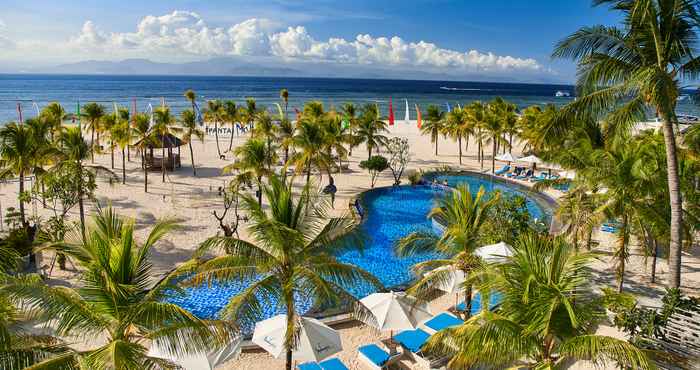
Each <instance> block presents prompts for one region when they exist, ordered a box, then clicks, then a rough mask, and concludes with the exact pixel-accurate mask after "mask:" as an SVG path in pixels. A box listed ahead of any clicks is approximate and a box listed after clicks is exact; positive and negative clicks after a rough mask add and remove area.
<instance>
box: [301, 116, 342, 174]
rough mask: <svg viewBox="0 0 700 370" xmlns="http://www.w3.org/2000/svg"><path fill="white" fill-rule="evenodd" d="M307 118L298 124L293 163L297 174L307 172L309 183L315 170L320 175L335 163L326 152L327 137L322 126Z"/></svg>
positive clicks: (304, 117)
mask: <svg viewBox="0 0 700 370" xmlns="http://www.w3.org/2000/svg"><path fill="white" fill-rule="evenodd" d="M306 117H307V116H303V117H302V120H301V121H300V122H299V123H298V127H297V130H296V134H295V135H294V139H293V140H294V147H295V148H296V153H294V155H293V156H292V158H291V161H292V163H294V168H295V170H296V173H302V172H306V182H309V181H310V180H311V170H312V169H313V168H316V169H317V170H318V172H319V174H320V173H321V172H322V171H323V170H328V168H329V166H330V165H331V164H332V163H333V161H332V159H331V158H330V157H329V155H328V153H327V152H326V151H325V150H324V145H325V143H326V141H325V140H326V137H325V131H324V129H323V126H322V124H321V123H320V122H315V121H312V120H310V119H308V118H306Z"/></svg>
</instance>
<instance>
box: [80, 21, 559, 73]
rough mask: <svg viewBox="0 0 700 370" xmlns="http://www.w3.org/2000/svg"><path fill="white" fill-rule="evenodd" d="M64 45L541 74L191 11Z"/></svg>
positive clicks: (507, 63)
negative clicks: (225, 21) (218, 19)
mask: <svg viewBox="0 0 700 370" xmlns="http://www.w3.org/2000/svg"><path fill="white" fill-rule="evenodd" d="M67 46H68V48H69V49H70V48H73V49H78V50H83V51H90V53H91V56H93V57H98V58H99V57H100V56H102V58H103V59H109V58H118V57H154V58H158V57H159V56H160V57H161V58H163V57H168V58H171V59H176V58H178V57H179V58H188V57H189V58H196V57H212V56H226V55H241V56H271V57H278V58H283V59H288V60H302V61H304V60H309V61H326V62H337V63H349V64H364V65H387V66H405V67H420V68H431V69H439V70H446V69H448V70H454V71H455V72H459V71H495V72H497V71H510V70H518V71H543V70H545V69H544V68H543V67H542V66H541V65H540V64H539V63H538V62H537V61H536V60H534V59H530V58H518V57H513V56H500V55H495V54H493V53H488V52H480V51H477V50H467V51H458V50H452V49H445V48H441V47H439V46H438V45H436V44H433V43H430V42H426V41H417V42H409V41H406V40H404V39H402V38H401V37H398V36H393V37H375V36H372V35H369V34H358V35H357V36H356V37H355V39H351V40H347V39H343V38H330V39H328V40H325V41H323V40H316V39H315V38H314V37H313V36H312V35H310V34H309V32H308V31H307V30H306V28H305V27H303V26H292V27H287V28H286V29H282V28H281V27H280V24H279V23H277V22H273V21H271V20H269V19H261V18H251V19H248V20H245V21H243V22H240V23H237V24H234V25H231V26H230V27H211V26H209V25H208V24H207V23H206V22H205V21H204V19H202V17H200V16H199V15H198V14H197V13H193V12H188V11H174V12H172V13H170V14H166V15H161V16H152V15H149V16H146V17H144V18H142V19H141V20H140V21H139V23H138V24H137V26H136V29H135V31H134V32H121V33H118V32H112V33H106V32H104V31H102V30H100V29H99V28H98V27H97V26H96V25H95V24H94V23H93V22H92V21H86V22H85V24H84V25H83V27H82V29H81V31H80V33H79V34H78V35H76V36H75V37H73V38H71V39H70V40H69V41H68V43H67Z"/></svg>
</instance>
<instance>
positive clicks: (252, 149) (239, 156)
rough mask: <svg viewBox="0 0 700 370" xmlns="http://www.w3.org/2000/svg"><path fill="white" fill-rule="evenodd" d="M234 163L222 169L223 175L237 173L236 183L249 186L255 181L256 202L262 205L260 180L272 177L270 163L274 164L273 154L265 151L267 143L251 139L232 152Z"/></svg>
mask: <svg viewBox="0 0 700 370" xmlns="http://www.w3.org/2000/svg"><path fill="white" fill-rule="evenodd" d="M234 154H235V155H236V161H235V162H234V163H233V164H230V165H228V166H226V167H224V169H223V173H232V172H234V171H238V175H237V176H236V181H237V182H239V183H242V184H250V183H252V182H253V180H255V182H256V184H257V185H258V202H259V203H260V204H262V178H263V177H265V176H270V175H272V171H271V170H270V163H272V162H274V161H275V160H276V159H275V153H274V152H270V151H268V150H267V143H265V142H264V141H262V140H260V139H255V138H251V139H248V141H246V142H245V144H243V145H241V146H239V147H237V148H236V149H235V150H234Z"/></svg>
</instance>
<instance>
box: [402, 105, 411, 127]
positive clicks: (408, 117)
mask: <svg viewBox="0 0 700 370" xmlns="http://www.w3.org/2000/svg"><path fill="white" fill-rule="evenodd" d="M403 119H404V121H406V122H404V123H408V121H410V120H411V117H410V116H409V115H408V99H406V115H405V116H404V118H403Z"/></svg>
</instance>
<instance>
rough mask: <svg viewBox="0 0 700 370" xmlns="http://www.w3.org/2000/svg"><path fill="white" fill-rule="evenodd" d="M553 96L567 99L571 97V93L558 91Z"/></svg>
mask: <svg viewBox="0 0 700 370" xmlns="http://www.w3.org/2000/svg"><path fill="white" fill-rule="evenodd" d="M554 96H556V97H557V98H568V97H570V96H571V93H569V92H568V91H562V90H559V91H557V92H556V93H554Z"/></svg>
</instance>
